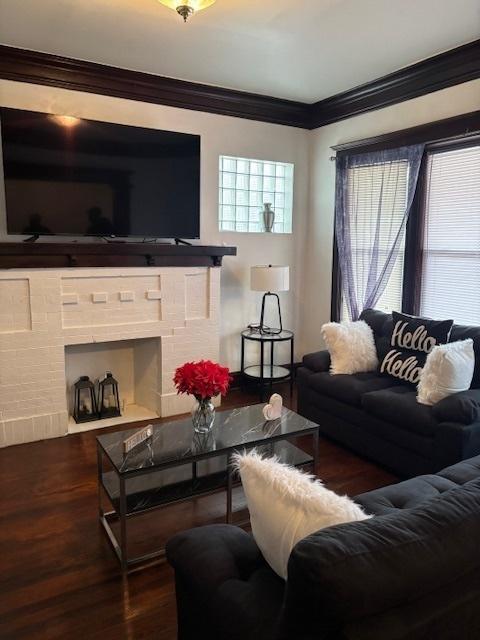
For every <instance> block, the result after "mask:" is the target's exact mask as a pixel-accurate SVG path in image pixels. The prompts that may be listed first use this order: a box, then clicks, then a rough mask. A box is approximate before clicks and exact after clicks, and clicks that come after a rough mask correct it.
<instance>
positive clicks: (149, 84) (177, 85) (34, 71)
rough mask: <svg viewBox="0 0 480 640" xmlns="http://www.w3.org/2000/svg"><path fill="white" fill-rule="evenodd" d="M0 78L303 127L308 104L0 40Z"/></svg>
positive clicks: (306, 116) (305, 124) (306, 118)
mask: <svg viewBox="0 0 480 640" xmlns="http://www.w3.org/2000/svg"><path fill="white" fill-rule="evenodd" d="M0 78H4V79H7V80H15V81H16V82H29V83H33V84H41V85H48V86H51V87H61V88H63V89H73V90H74V91H86V92H87V93H98V94H102V95H106V96H115V97H117V98H127V99H128V100H136V101H139V102H150V103H154V104H162V105H167V106H170V107H180V108H183V109H193V110H194V111H206V112H208V113H216V114H220V115H225V116H233V117H236V118H246V119H248V120H259V121H261V122H272V123H275V124H283V125H288V126H292V127H301V128H306V127H307V125H308V105H307V104H304V103H302V102H295V101H293V100H282V99H280V98H272V97H270V96H263V95H259V94H255V93H247V92H245V91H236V90H233V89H224V88H221V87H212V86H209V85H204V84H198V83H195V82H187V81H184V80H176V79H174V78H166V77H164V76H157V75H153V74H150V73H143V72H139V71H131V70H128V69H119V68H117V67H110V66H107V65H103V64H97V63H95V62H86V61H83V60H74V59H72V58H65V57H63V56H56V55H52V54H50V53H40V52H37V51H30V50H26V49H17V48H15V47H9V46H6V45H0Z"/></svg>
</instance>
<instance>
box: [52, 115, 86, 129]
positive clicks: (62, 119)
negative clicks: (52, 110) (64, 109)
mask: <svg viewBox="0 0 480 640" xmlns="http://www.w3.org/2000/svg"><path fill="white" fill-rule="evenodd" d="M50 118H51V119H52V120H53V121H54V122H56V123H57V124H60V125H62V127H67V129H70V128H71V127H76V126H77V124H78V123H79V122H80V118H76V117H75V116H57V115H54V116H50Z"/></svg>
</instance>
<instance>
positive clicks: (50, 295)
mask: <svg viewBox="0 0 480 640" xmlns="http://www.w3.org/2000/svg"><path fill="white" fill-rule="evenodd" d="M219 297H220V269H219V268H208V267H163V268H161V267H146V268H122V269H106V268H102V269H81V268H76V269H58V270H55V269H42V270H40V269H31V270H30V269H29V270H21V269H18V270H17V269H15V270H3V271H0V446H7V445H11V444H18V443H22V442H30V441H33V440H41V439H44V438H55V437H58V436H63V435H66V434H67V433H68V431H69V405H71V401H70V399H69V394H71V388H70V384H69V382H71V380H69V381H68V383H67V378H71V377H72V375H73V373H72V372H75V375H76V372H77V371H76V369H78V368H79V367H80V368H81V366H82V364H81V363H82V361H83V362H85V368H87V369H88V368H90V370H87V371H86V374H87V375H94V363H95V362H99V358H100V357H101V356H102V357H103V355H105V358H106V359H105V361H104V365H105V366H104V368H105V369H106V368H109V365H110V362H109V360H108V353H109V347H111V357H112V365H111V366H112V369H113V373H114V375H115V374H117V375H118V378H119V379H120V381H122V380H123V381H124V382H123V387H124V388H123V389H122V384H120V396H121V397H122V395H123V400H124V402H125V404H126V405H127V406H128V405H131V406H132V407H135V408H138V405H140V407H141V408H142V407H143V408H146V409H148V410H149V411H151V412H152V415H155V413H156V414H158V415H159V416H171V415H175V414H178V413H182V412H185V411H188V410H190V407H191V404H192V401H191V399H190V398H188V397H184V396H177V395H176V392H175V389H174V387H173V383H172V377H173V373H174V370H175V368H176V367H177V366H178V365H180V364H183V362H185V361H187V360H194V359H200V358H210V359H213V360H218V355H219ZM125 341H128V342H125ZM98 343H102V344H101V345H99V344H98ZM74 345H77V346H74ZM81 345H83V346H81ZM88 345H93V346H91V347H89V346H88ZM124 348H125V349H126V350H125V357H124V359H123V360H122V357H123V356H122V350H123V349H124ZM89 349H90V350H91V352H89ZM127 352H128V353H127ZM69 358H72V361H71V362H70V360H69ZM82 358H83V360H82ZM122 363H123V366H120V365H121V364H122ZM87 364H88V366H87ZM98 366H100V365H98ZM114 366H115V367H116V368H117V370H116V371H115V369H114ZM100 373H101V371H98V373H97V375H100ZM130 381H131V382H130ZM127 413H128V412H127ZM131 415H133V416H134V415H136V413H135V411H133V412H131ZM70 422H71V420H70ZM83 426H85V425H82V427H83ZM100 426H102V422H101V421H96V422H91V423H87V428H91V429H96V428H99V427H100Z"/></svg>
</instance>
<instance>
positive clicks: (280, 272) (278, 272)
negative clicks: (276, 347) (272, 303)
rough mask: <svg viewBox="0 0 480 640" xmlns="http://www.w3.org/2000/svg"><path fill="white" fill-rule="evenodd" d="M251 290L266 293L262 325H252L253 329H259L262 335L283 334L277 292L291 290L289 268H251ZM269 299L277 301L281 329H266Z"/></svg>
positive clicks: (261, 317) (276, 266) (268, 266)
mask: <svg viewBox="0 0 480 640" xmlns="http://www.w3.org/2000/svg"><path fill="white" fill-rule="evenodd" d="M250 289H251V290H252V291H265V293H264V294H263V298H262V312H261V315H260V324H259V325H252V329H257V330H258V331H259V332H260V333H264V334H268V335H277V334H279V333H281V332H282V313H281V311H280V298H279V297H278V294H277V293H272V292H276V291H288V289H289V267H287V266H283V265H272V264H268V265H259V266H255V267H251V268H250ZM268 297H273V298H276V299H277V306H278V320H279V325H280V326H279V328H278V329H277V328H275V329H274V328H272V327H266V326H265V323H264V319H265V303H266V301H267V298H268Z"/></svg>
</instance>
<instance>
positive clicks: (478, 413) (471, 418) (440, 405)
mask: <svg viewBox="0 0 480 640" xmlns="http://www.w3.org/2000/svg"><path fill="white" fill-rule="evenodd" d="M432 413H433V415H434V416H435V418H436V419H437V420H438V421H439V422H458V423H459V424H472V422H477V421H478V420H479V418H480V389H469V390H468V391H461V392H460V393H454V394H452V395H451V396H447V397H446V398H443V400H440V402H437V404H434V405H433V407H432Z"/></svg>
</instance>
